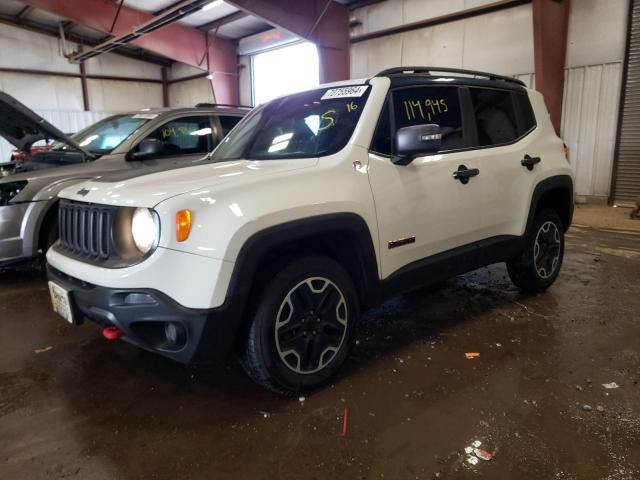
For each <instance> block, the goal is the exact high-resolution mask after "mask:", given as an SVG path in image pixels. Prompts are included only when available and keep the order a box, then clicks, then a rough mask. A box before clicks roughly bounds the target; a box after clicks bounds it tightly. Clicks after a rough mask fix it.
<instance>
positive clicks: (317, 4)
mask: <svg viewBox="0 0 640 480" xmlns="http://www.w3.org/2000/svg"><path fill="white" fill-rule="evenodd" d="M225 1H226V2H227V3H230V4H232V5H235V6H236V7H238V8H240V9H242V10H244V11H245V12H248V13H250V14H252V15H255V16H257V17H260V18H262V19H263V20H265V21H266V22H268V23H270V24H272V25H275V26H277V27H280V28H282V29H284V30H288V31H289V32H291V33H293V34H295V35H297V36H299V37H301V38H304V39H306V40H309V41H310V42H313V43H315V44H316V47H317V49H318V57H319V59H320V81H321V82H322V83H326V82H334V81H338V80H347V79H348V78H349V75H350V73H349V10H348V9H347V8H346V7H345V6H343V5H340V4H339V3H337V2H335V1H332V0H225Z"/></svg>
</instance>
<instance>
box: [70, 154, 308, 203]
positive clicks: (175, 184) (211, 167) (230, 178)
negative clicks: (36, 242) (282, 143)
mask: <svg viewBox="0 0 640 480" xmlns="http://www.w3.org/2000/svg"><path fill="white" fill-rule="evenodd" d="M317 162H318V159H317V158H304V159H287V160H258V161H256V160H232V161H226V162H207V163H206V164H204V165H199V166H196V167H193V166H192V167H187V168H177V169H174V170H168V171H164V172H158V173H152V174H149V175H143V176H133V175H132V177H131V178H129V179H125V178H123V175H122V173H117V174H115V176H113V177H110V176H109V175H105V176H101V177H99V178H96V179H95V180H92V181H89V182H83V183H78V184H76V185H73V186H72V187H69V188H65V189H64V190H62V191H61V192H60V195H59V196H60V197H62V198H66V199H69V200H76V201H80V202H88V203H98V204H102V205H106V204H109V205H120V206H133V207H147V208H153V207H155V206H156V205H158V204H159V203H161V202H163V201H165V200H168V199H169V198H172V197H175V196H177V195H182V194H185V193H192V192H196V191H201V190H206V189H210V188H211V189H213V188H215V189H218V188H226V187H233V186H237V185H248V184H251V183H253V182H256V181H260V179H262V178H264V177H265V176H270V175H276V174H281V173H284V172H289V171H292V170H298V169H301V168H308V167H312V166H314V165H316V164H317ZM134 175H135V174H134Z"/></svg>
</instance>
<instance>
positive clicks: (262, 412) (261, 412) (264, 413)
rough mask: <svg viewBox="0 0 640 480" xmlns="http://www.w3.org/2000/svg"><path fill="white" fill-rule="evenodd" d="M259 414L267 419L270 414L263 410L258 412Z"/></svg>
mask: <svg viewBox="0 0 640 480" xmlns="http://www.w3.org/2000/svg"><path fill="white" fill-rule="evenodd" d="M260 414H261V415H262V416H263V417H264V418H269V417H270V416H271V414H270V413H269V412H265V411H264V410H261V411H260Z"/></svg>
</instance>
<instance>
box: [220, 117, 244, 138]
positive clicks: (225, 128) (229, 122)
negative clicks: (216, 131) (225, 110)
mask: <svg viewBox="0 0 640 480" xmlns="http://www.w3.org/2000/svg"><path fill="white" fill-rule="evenodd" d="M218 118H219V119H220V125H221V126H222V137H226V136H227V134H228V133H229V132H230V131H231V129H232V128H233V127H235V126H236V124H237V123H238V122H239V121H240V120H242V117H232V116H222V115H221V116H219V117H218Z"/></svg>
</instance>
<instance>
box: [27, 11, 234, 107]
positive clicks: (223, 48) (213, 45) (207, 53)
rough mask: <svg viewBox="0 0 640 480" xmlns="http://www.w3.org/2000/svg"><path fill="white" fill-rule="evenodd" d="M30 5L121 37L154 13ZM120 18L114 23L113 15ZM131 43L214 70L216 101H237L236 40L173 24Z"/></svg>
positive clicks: (213, 82) (229, 102)
mask: <svg viewBox="0 0 640 480" xmlns="http://www.w3.org/2000/svg"><path fill="white" fill-rule="evenodd" d="M24 3H26V4H28V5H29V6H31V7H35V8H39V9H41V10H45V11H47V12H51V13H54V14H56V15H60V16H61V17H65V18H67V19H69V20H71V21H72V22H74V23H77V24H80V25H84V26H87V27H90V28H93V29H94V30H98V31H100V32H103V33H106V34H109V35H113V36H119V35H124V34H126V33H129V32H131V31H133V30H135V28H136V27H137V26H139V25H141V24H143V23H145V22H147V21H149V20H150V19H151V18H153V15H151V14H149V13H146V12H141V11H139V10H135V9H133V8H130V7H127V6H126V2H125V5H123V6H122V8H121V9H120V13H119V15H117V13H118V4H117V3H116V2H114V1H113V0H25V1H24ZM116 15H117V21H116V22H115V24H114V25H113V31H111V26H112V24H113V20H114V18H116ZM132 43H134V44H135V45H137V46H139V47H142V48H144V49H146V50H149V51H151V52H155V53H158V54H160V55H163V56H165V57H167V58H171V59H172V60H176V61H179V62H182V63H186V64H187V65H191V66H194V67H197V68H200V69H202V70H205V71H208V72H210V73H212V80H211V83H212V85H213V88H214V92H215V97H216V99H215V100H216V102H218V103H228V104H238V103H239V93H238V73H237V59H236V47H235V45H234V43H233V42H231V41H229V40H226V39H223V38H220V37H214V36H212V35H209V36H207V34H206V33H205V32H200V31H199V30H197V29H195V28H192V27H189V26H186V25H182V24H179V23H173V24H170V25H167V26H166V27H163V28H161V29H160V30H157V31H155V32H152V33H149V34H147V35H145V36H143V37H140V38H139V39H136V40H134V41H133V42H132Z"/></svg>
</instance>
